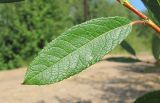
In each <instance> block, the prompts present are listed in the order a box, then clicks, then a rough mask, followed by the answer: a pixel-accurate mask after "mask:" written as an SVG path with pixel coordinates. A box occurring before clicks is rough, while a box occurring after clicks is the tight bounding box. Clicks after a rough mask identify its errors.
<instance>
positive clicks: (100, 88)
mask: <svg viewBox="0 0 160 103" xmlns="http://www.w3.org/2000/svg"><path fill="white" fill-rule="evenodd" d="M107 58H109V57H107ZM142 58H143V59H144V60H152V57H148V56H147V57H146V56H142ZM25 70H26V68H22V69H17V70H12V71H2V72H0V83H1V85H0V103H132V102H133V101H134V100H135V98H137V97H139V96H141V95H143V94H144V93H146V92H148V91H152V90H157V89H160V76H159V74H160V67H154V66H153V65H152V64H149V63H115V62H108V61H106V60H105V59H104V60H102V61H101V62H99V63H97V64H95V65H93V66H91V67H90V68H88V69H87V70H85V71H83V72H82V73H80V74H79V75H76V76H73V77H71V78H69V79H67V80H65V81H62V82H60V83H57V84H54V85H48V86H24V85H21V83H22V81H23V77H24V74H25Z"/></svg>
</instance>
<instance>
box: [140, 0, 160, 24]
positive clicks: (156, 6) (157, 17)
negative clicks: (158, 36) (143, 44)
mask: <svg viewBox="0 0 160 103" xmlns="http://www.w3.org/2000/svg"><path fill="white" fill-rule="evenodd" d="M142 2H143V3H144V4H145V5H146V7H147V8H148V11H149V13H150V15H151V17H152V19H153V20H154V21H155V22H157V23H158V24H160V13H159V11H160V0H142Z"/></svg>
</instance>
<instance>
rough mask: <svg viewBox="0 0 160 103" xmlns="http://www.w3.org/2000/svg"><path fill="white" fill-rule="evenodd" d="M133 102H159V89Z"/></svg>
mask: <svg viewBox="0 0 160 103" xmlns="http://www.w3.org/2000/svg"><path fill="white" fill-rule="evenodd" d="M134 103H160V91H153V92H150V93H147V94H145V95H144V96H142V97H140V98H138V99H137V100H136V101H135V102H134Z"/></svg>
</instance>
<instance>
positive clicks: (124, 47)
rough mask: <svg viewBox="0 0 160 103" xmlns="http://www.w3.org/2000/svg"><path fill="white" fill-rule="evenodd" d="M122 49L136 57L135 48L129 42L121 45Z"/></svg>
mask: <svg viewBox="0 0 160 103" xmlns="http://www.w3.org/2000/svg"><path fill="white" fill-rule="evenodd" d="M121 47H122V48H123V49H125V50H126V51H127V52H128V53H130V54H132V55H134V56H135V55H136V52H135V50H134V49H133V47H132V46H131V45H130V44H129V43H128V42H127V41H125V40H124V41H123V42H122V43H121Z"/></svg>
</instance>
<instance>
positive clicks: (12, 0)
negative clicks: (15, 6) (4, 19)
mask: <svg viewBox="0 0 160 103" xmlns="http://www.w3.org/2000/svg"><path fill="white" fill-rule="evenodd" d="M19 1H24V0H0V3H11V2H19Z"/></svg>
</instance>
